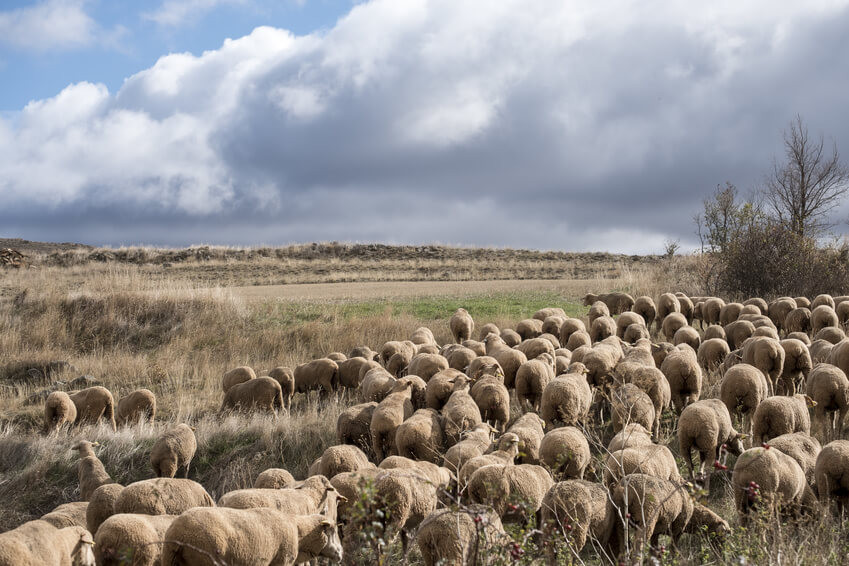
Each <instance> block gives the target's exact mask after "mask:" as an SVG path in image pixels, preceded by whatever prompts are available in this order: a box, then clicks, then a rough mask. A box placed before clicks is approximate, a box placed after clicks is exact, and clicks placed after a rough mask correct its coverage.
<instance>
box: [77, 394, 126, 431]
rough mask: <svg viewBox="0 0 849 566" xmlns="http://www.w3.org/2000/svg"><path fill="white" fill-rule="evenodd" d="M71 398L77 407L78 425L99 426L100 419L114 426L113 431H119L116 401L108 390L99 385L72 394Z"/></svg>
mask: <svg viewBox="0 0 849 566" xmlns="http://www.w3.org/2000/svg"><path fill="white" fill-rule="evenodd" d="M70 397H71V401H73V403H74V405H76V407H77V420H76V422H77V423H79V424H83V423H90V424H97V422H98V421H99V420H100V419H105V420H106V422H107V423H109V424H110V425H112V430H113V431H115V430H118V427H117V426H116V424H115V401H114V399H113V398H112V394H111V393H110V392H109V390H108V389H106V388H105V387H100V386H99V385H98V386H95V387H89V388H88V389H83V390H82V391H77V392H76V393H72V394H71V395H70Z"/></svg>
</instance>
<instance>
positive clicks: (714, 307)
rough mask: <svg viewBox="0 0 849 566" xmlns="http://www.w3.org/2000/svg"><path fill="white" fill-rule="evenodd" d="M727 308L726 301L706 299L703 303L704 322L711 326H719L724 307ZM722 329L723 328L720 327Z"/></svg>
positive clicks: (714, 298) (715, 298) (712, 298)
mask: <svg viewBox="0 0 849 566" xmlns="http://www.w3.org/2000/svg"><path fill="white" fill-rule="evenodd" d="M724 306H725V301H723V300H722V299H719V298H717V297H711V298H709V299H706V300H705V302H704V303H702V321H703V322H705V323H706V324H708V326H710V325H719V313H720V312H721V311H722V307H724ZM720 328H721V326H720Z"/></svg>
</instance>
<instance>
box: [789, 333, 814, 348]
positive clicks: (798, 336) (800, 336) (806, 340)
mask: <svg viewBox="0 0 849 566" xmlns="http://www.w3.org/2000/svg"><path fill="white" fill-rule="evenodd" d="M785 338H786V339H788V340H798V341H800V342H802V343H803V344H805V346H810V345H811V337H810V336H808V335H807V334H805V333H804V332H788V333H787V336H785Z"/></svg>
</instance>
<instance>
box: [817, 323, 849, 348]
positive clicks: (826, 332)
mask: <svg viewBox="0 0 849 566" xmlns="http://www.w3.org/2000/svg"><path fill="white" fill-rule="evenodd" d="M845 338H846V333H845V332H843V330H842V329H841V328H839V327H836V326H826V327H825V328H823V329H821V330H820V331H819V332H817V333H816V334H815V335H814V340H825V341H826V342H831V343H832V344H837V343H838V342H841V341H842V340H844V339H845Z"/></svg>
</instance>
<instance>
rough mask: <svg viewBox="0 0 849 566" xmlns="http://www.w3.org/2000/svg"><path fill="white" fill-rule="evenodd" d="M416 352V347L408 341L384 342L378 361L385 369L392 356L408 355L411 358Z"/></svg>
mask: <svg viewBox="0 0 849 566" xmlns="http://www.w3.org/2000/svg"><path fill="white" fill-rule="evenodd" d="M416 351H417V348H416V345H415V344H413V343H412V342H410V341H409V340H404V341H401V340H390V341H388V342H385V343H384V344H383V346H381V348H380V356H379V361H380V362H381V363H382V364H383V365H384V367H385V366H386V365H388V364H389V360H391V359H392V356H394V355H395V354H398V353H404V354H409V357H410V358H412V357H413V356H414V355H415V354H416Z"/></svg>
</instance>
